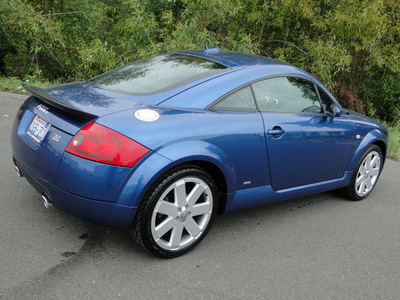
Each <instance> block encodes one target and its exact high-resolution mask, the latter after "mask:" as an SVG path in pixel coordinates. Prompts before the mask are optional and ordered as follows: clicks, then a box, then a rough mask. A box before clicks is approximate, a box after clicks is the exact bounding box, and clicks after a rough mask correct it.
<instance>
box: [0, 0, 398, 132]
mask: <svg viewBox="0 0 400 300" xmlns="http://www.w3.org/2000/svg"><path fill="white" fill-rule="evenodd" d="M399 41H400V3H399V0H351V1H349V0H276V1H274V0H193V1H189V0H175V1H174V0H158V1H157V0H115V1H113V0H68V1H66V0H8V1H5V0H2V1H0V76H2V77H17V78H20V79H25V78H29V79H30V80H42V81H51V82H54V81H57V82H69V81H76V80H86V79H88V78H90V77H92V76H94V75H97V74H99V73H102V72H104V71H106V70H108V69H110V68H113V67H115V66H117V65H120V64H124V63H126V62H129V61H132V60H135V59H137V58H142V57H146V56H151V55H155V54H158V53H162V52H166V51H173V50H178V49H179V50H180V49H196V48H197V49H199V48H202V47H204V44H208V45H209V46H211V47H220V48H221V49H224V50H233V51H242V52H249V53H255V54H260V55H266V56H269V57H272V58H277V59H280V60H283V61H286V62H289V63H291V64H293V65H295V66H298V67H301V68H303V69H306V70H307V71H309V72H310V73H312V74H313V75H315V76H316V77H317V78H318V79H320V80H321V81H322V82H323V83H324V84H325V85H326V86H327V87H328V88H329V89H331V90H332V91H333V94H334V95H335V96H336V97H337V98H338V99H339V101H341V103H342V104H344V106H345V107H347V108H351V109H355V110H357V111H360V112H363V113H366V114H367V115H369V116H372V117H375V118H379V119H381V120H383V121H385V122H387V123H388V124H397V123H399V121H400V65H399V58H400V43H399Z"/></svg>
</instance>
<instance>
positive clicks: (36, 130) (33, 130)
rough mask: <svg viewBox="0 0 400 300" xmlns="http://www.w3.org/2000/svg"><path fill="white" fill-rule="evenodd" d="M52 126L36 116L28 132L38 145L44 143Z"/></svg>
mask: <svg viewBox="0 0 400 300" xmlns="http://www.w3.org/2000/svg"><path fill="white" fill-rule="evenodd" d="M50 126H51V125H50V124H49V123H47V122H46V121H44V120H42V119H41V118H39V117H38V116H36V117H35V118H34V119H33V121H32V123H31V125H30V126H29V128H28V131H27V132H26V134H27V135H29V136H30V137H31V138H32V139H33V140H35V141H36V142H37V143H39V144H40V143H42V141H43V139H44V137H45V136H46V134H47V131H49V129H50Z"/></svg>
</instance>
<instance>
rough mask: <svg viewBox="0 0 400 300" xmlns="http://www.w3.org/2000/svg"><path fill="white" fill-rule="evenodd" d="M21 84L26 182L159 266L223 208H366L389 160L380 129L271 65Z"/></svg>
mask: <svg viewBox="0 0 400 300" xmlns="http://www.w3.org/2000/svg"><path fill="white" fill-rule="evenodd" d="M25 89H26V90H27V91H29V92H30V93H31V94H32V96H31V97H29V98H28V99H27V100H26V101H25V103H24V104H23V105H22V107H21V109H20V110H19V112H18V114H17V117H16V120H15V124H14V127H13V132H12V147H13V160H14V163H15V169H16V170H17V172H18V174H19V175H20V176H24V177H25V178H26V179H27V180H28V181H29V182H30V183H31V184H32V185H33V186H34V187H35V188H36V190H37V191H38V192H39V193H40V194H41V196H42V199H43V202H44V204H45V205H46V206H49V205H52V204H54V206H55V207H56V208H59V209H61V210H63V211H66V212H67V213H69V214H71V215H73V216H76V217H78V218H81V219H84V220H87V221H90V222H95V223H102V224H107V225H112V226H119V227H126V228H129V229H130V230H129V232H130V233H131V235H132V236H133V237H134V238H135V240H136V241H137V242H138V243H139V245H141V246H142V247H143V248H144V249H146V250H148V251H150V252H152V253H154V254H156V255H159V256H162V257H175V256H179V255H182V254H184V253H186V252H187V251H189V250H191V249H192V248H193V247H194V246H195V245H197V244H198V243H199V242H200V241H201V240H202V238H204V236H205V235H206V233H207V231H208V230H209V229H210V226H211V224H212V222H213V219H214V216H215V215H216V214H218V213H224V212H232V211H237V210H240V209H244V208H248V207H254V206H258V205H264V204H267V203H272V202H279V201H283V200H286V199H290V198H295V197H301V196H305V195H310V194H314V193H320V192H324V191H328V190H333V189H341V191H342V192H343V194H344V195H346V197H348V198H350V199H352V200H361V199H364V198H365V197H367V196H368V195H369V194H370V193H371V191H372V190H373V188H374V186H375V185H376V183H377V181H378V177H379V174H380V172H381V170H382V167H383V165H384V162H385V155H386V145H387V138H388V133H387V130H386V129H385V127H383V126H382V125H381V124H379V123H377V122H375V121H373V120H371V119H369V118H367V117H365V116H362V115H360V114H357V113H355V112H351V111H348V110H345V109H343V108H342V107H341V106H340V104H339V103H338V102H337V101H336V99H335V98H334V97H333V96H332V95H331V94H330V93H329V91H327V89H326V88H325V87H324V86H323V85H322V84H321V83H320V82H319V81H318V80H317V79H315V78H314V77H313V76H311V75H310V74H308V73H307V72H305V71H303V70H300V69H298V68H296V67H293V66H291V65H288V64H286V63H282V62H279V61H276V60H272V59H268V58H266V57H262V56H256V55H249V54H243V53H235V52H224V51H219V50H218V49H209V48H206V50H204V51H179V52H173V53H167V54H163V55H160V56H156V57H153V58H149V59H143V60H138V61H135V62H133V63H130V64H126V65H124V66H121V67H119V68H116V69H114V70H111V71H109V72H106V73H104V74H101V75H99V76H97V77H95V78H93V79H91V80H89V81H86V82H77V83H70V84H63V85H57V86H54V87H50V88H47V89H40V88H37V87H34V86H29V85H26V86H25Z"/></svg>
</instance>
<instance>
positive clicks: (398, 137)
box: [0, 76, 400, 161]
mask: <svg viewBox="0 0 400 300" xmlns="http://www.w3.org/2000/svg"><path fill="white" fill-rule="evenodd" d="M23 83H27V84H33V85H35V86H38V87H41V88H45V87H49V86H52V85H54V83H50V82H42V81H40V80H37V79H35V78H33V77H26V78H24V80H21V79H19V78H16V77H1V76H0V91H3V92H9V93H17V94H24V95H28V93H27V92H26V91H25V90H24V89H23V87H22V84H23ZM387 129H388V131H389V146H388V152H387V157H389V158H393V159H396V160H398V161H400V122H399V123H398V124H397V125H394V126H387Z"/></svg>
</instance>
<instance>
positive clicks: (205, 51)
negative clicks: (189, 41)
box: [204, 44, 220, 55]
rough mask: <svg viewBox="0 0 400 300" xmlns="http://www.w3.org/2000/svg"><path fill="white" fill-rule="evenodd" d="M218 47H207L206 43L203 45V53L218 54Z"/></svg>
mask: <svg viewBox="0 0 400 300" xmlns="http://www.w3.org/2000/svg"><path fill="white" fill-rule="evenodd" d="M219 52H220V51H219V48H208V46H207V44H205V45H204V54H205V55H208V54H218V53H219Z"/></svg>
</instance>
